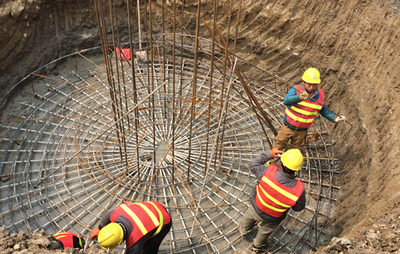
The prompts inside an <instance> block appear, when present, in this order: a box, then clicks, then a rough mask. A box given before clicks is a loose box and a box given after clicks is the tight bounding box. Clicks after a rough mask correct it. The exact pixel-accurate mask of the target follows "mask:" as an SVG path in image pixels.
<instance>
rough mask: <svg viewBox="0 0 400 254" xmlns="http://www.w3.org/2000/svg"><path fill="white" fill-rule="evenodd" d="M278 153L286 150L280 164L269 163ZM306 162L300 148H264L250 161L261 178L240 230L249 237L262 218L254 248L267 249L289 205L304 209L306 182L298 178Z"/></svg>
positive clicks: (296, 208) (251, 197)
mask: <svg viewBox="0 0 400 254" xmlns="http://www.w3.org/2000/svg"><path fill="white" fill-rule="evenodd" d="M278 154H282V155H281V162H280V166H279V167H277V166H275V165H274V164H269V163H267V164H265V163H266V162H267V161H269V160H271V159H272V158H278ZM302 163H303V155H302V154H301V152H300V150H299V149H290V150H288V151H286V152H283V151H281V150H278V149H276V148H274V149H272V150H271V151H270V150H266V151H264V152H263V153H261V155H259V156H257V157H256V158H254V159H253V160H252V161H251V162H250V163H249V168H250V170H251V171H252V172H253V173H254V174H255V175H256V177H257V178H258V180H259V182H258V184H257V186H256V187H255V188H254V190H253V191H252V192H251V194H250V206H249V208H248V209H247V211H246V213H245V215H244V217H243V218H242V221H241V223H240V226H239V231H240V234H241V235H242V236H244V237H246V235H247V234H248V233H250V232H251V230H252V229H253V227H254V225H255V223H256V222H257V221H258V222H261V226H260V228H259V230H258V233H257V236H256V237H255V238H254V241H253V246H252V248H253V250H254V251H257V252H258V251H263V252H265V251H267V248H268V245H267V240H268V237H269V236H270V234H271V233H272V231H273V230H274V229H275V228H276V227H278V226H279V224H280V222H281V221H282V220H283V219H284V218H285V216H286V214H287V211H288V209H289V208H292V209H293V210H294V211H301V210H303V209H304V207H305V203H306V198H305V191H304V184H303V183H302V182H301V181H300V180H299V179H297V178H296V172H297V171H299V170H300V169H301V165H302Z"/></svg>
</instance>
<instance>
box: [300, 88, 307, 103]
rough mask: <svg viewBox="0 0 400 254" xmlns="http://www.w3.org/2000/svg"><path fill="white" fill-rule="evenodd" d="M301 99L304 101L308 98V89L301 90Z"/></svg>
mask: <svg viewBox="0 0 400 254" xmlns="http://www.w3.org/2000/svg"><path fill="white" fill-rule="evenodd" d="M299 98H300V100H302V101H304V100H305V99H307V98H308V93H307V91H305V90H304V91H301V93H300V95H299Z"/></svg>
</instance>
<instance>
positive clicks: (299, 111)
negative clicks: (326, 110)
mask: <svg viewBox="0 0 400 254" xmlns="http://www.w3.org/2000/svg"><path fill="white" fill-rule="evenodd" d="M294 88H295V89H296V95H297V94H300V92H301V91H303V88H302V87H301V86H299V85H296V86H294ZM318 91H319V96H318V100H317V101H315V100H308V99H306V100H303V101H301V102H299V103H297V104H294V105H292V106H290V109H289V107H287V108H286V110H285V115H286V120H287V121H288V123H290V124H291V125H293V126H295V127H299V128H304V129H308V128H311V126H312V125H313V122H314V119H315V116H316V115H317V114H318V112H319V111H320V110H321V109H322V105H324V100H325V95H324V92H323V90H322V89H320V88H318Z"/></svg>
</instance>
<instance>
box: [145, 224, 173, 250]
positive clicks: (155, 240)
mask: <svg viewBox="0 0 400 254" xmlns="http://www.w3.org/2000/svg"><path fill="white" fill-rule="evenodd" d="M171 225H172V221H171V222H170V223H168V224H166V225H164V227H163V229H162V230H161V231H160V233H158V235H156V236H155V237H151V238H149V239H147V241H146V242H145V243H144V246H143V253H146V254H157V252H158V248H160V244H161V242H162V241H163V240H164V237H165V236H166V235H167V234H168V232H169V230H170V229H171Z"/></svg>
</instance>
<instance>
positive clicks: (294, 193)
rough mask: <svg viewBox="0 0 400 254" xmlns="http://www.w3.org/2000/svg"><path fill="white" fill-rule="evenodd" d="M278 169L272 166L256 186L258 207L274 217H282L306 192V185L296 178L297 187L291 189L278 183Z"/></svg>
mask: <svg viewBox="0 0 400 254" xmlns="http://www.w3.org/2000/svg"><path fill="white" fill-rule="evenodd" d="M278 170H279V169H278V167H277V166H275V165H274V164H271V165H270V166H269V167H268V169H267V171H265V173H264V175H263V176H262V178H261V180H260V182H259V183H258V185H257V186H256V197H255V201H256V202H255V203H256V206H257V207H258V208H259V209H260V210H261V211H263V212H264V213H267V214H269V215H271V216H273V217H277V218H279V217H281V216H282V215H283V214H284V213H285V212H286V210H287V209H289V208H290V207H293V206H294V205H295V204H296V202H297V200H298V199H299V198H300V196H301V194H302V193H303V190H304V184H303V183H302V182H301V181H300V180H299V179H297V178H296V180H297V184H296V186H294V187H292V188H290V187H288V186H285V185H283V184H281V183H279V182H278V180H277V179H276V173H277V171H278Z"/></svg>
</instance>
